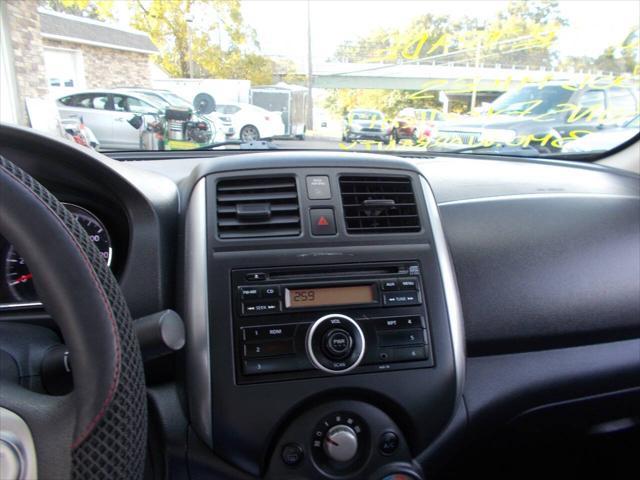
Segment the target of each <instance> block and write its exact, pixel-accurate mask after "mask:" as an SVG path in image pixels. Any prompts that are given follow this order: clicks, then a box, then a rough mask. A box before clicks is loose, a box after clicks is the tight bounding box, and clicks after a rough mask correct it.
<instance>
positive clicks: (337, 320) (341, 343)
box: [306, 313, 365, 373]
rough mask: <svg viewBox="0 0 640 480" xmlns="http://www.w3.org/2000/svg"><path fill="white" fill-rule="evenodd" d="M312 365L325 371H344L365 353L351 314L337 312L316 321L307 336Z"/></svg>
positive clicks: (350, 368) (362, 340) (356, 364)
mask: <svg viewBox="0 0 640 480" xmlns="http://www.w3.org/2000/svg"><path fill="white" fill-rule="evenodd" d="M306 348H307V356H308V357H309V361H310V362H311V364H312V365H313V366H314V367H316V368H317V369H319V370H322V371H323V372H327V373H345V372H348V371H350V370H353V369H354V368H356V367H357V366H358V365H359V364H360V362H361V361H362V358H363V356H364V350H365V339H364V334H363V333H362V329H361V328H360V326H359V325H358V324H357V323H356V321H355V320H353V319H352V318H350V317H347V316H346V315H341V314H338V313H332V314H330V315H325V316H324V317H322V318H319V319H318V320H316V321H315V322H314V323H313V324H312V325H311V327H310V328H309V330H308V331H307V337H306Z"/></svg>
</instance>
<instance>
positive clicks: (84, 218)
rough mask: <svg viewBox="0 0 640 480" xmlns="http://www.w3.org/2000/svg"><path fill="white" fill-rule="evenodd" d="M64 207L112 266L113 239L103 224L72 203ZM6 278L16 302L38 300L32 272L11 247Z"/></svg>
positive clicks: (6, 261)
mask: <svg viewBox="0 0 640 480" xmlns="http://www.w3.org/2000/svg"><path fill="white" fill-rule="evenodd" d="M64 206H65V207H67V210H69V211H70V212H71V213H72V214H73V215H74V216H75V217H76V220H77V221H78V223H79V224H80V225H82V227H83V228H84V229H85V230H86V232H87V234H88V235H89V238H90V239H91V241H92V242H93V243H94V245H95V246H96V248H97V249H98V251H99V252H100V255H101V256H102V258H104V260H105V262H106V263H107V266H109V265H111V258H112V249H111V238H109V233H108V232H107V229H106V228H105V227H104V225H103V224H102V222H101V221H100V220H99V219H98V218H97V217H96V216H95V215H94V214H93V213H91V212H90V211H88V210H86V209H84V208H82V207H79V206H77V205H74V204H72V203H65V204H64ZM5 277H6V283H7V287H8V288H9V291H10V292H11V295H12V296H13V298H14V299H15V300H16V301H18V302H34V301H37V300H38V295H37V294H36V290H35V288H34V287H33V278H32V275H31V271H30V270H29V267H28V266H27V264H26V263H25V261H24V259H23V258H22V257H21V256H20V254H19V253H18V252H17V251H16V249H15V248H14V247H13V246H11V247H9V249H8V251H7V256H6V257H5Z"/></svg>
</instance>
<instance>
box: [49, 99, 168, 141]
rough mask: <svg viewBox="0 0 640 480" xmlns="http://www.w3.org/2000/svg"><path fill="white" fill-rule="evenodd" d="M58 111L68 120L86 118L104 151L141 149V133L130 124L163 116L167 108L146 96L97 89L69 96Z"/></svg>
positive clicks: (59, 103) (61, 102) (85, 122)
mask: <svg viewBox="0 0 640 480" xmlns="http://www.w3.org/2000/svg"><path fill="white" fill-rule="evenodd" d="M57 104H58V111H59V112H60V116H61V117H62V118H63V119H65V118H74V119H80V118H81V119H82V121H83V123H84V124H85V125H87V126H88V127H89V128H90V129H91V131H92V132H93V133H94V135H95V136H96V138H97V139H98V141H99V142H100V148H101V149H103V150H137V149H140V130H139V129H137V128H135V127H134V126H132V125H131V124H130V123H129V120H131V119H132V118H133V117H135V116H136V115H154V116H158V115H161V113H162V110H163V107H162V105H161V104H160V103H159V102H156V101H154V99H153V98H151V97H147V96H145V95H142V94H133V93H129V92H127V93H124V92H113V91H108V90H95V91H84V92H78V93H74V94H71V95H65V96H64V97H61V98H59V99H58V102H57Z"/></svg>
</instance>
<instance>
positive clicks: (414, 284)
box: [398, 278, 418, 290]
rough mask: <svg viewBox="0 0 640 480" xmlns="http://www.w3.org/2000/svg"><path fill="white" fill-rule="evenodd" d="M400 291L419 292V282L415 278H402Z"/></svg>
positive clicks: (399, 283) (399, 282)
mask: <svg viewBox="0 0 640 480" xmlns="http://www.w3.org/2000/svg"><path fill="white" fill-rule="evenodd" d="M398 285H399V287H400V290H417V289H418V280H417V279H415V278H401V279H400V280H399V281H398Z"/></svg>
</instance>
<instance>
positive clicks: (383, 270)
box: [269, 265, 402, 280]
mask: <svg viewBox="0 0 640 480" xmlns="http://www.w3.org/2000/svg"><path fill="white" fill-rule="evenodd" d="M400 273H402V271H401V269H400V268H398V267H397V266H393V265H389V266H388V267H387V266H381V267H376V268H371V267H369V268H363V267H362V266H359V265H354V266H353V267H352V268H349V267H345V266H341V267H340V268H331V267H327V266H326V265H324V266H318V267H316V268H313V267H305V268H304V270H299V271H298V270H286V271H281V272H278V271H271V272H270V274H269V278H270V279H271V280H292V279H296V280H297V279H303V278H305V277H307V278H313V277H318V276H322V277H323V278H335V277H344V276H346V275H348V276H350V277H371V276H373V275H397V274H400Z"/></svg>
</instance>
